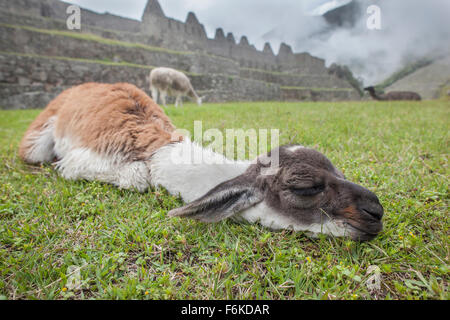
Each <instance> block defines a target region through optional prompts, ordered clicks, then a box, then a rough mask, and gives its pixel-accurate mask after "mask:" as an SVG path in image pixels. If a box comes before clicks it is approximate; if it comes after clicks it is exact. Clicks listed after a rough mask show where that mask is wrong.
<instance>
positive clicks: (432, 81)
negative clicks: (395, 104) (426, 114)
mask: <svg viewBox="0 0 450 320" xmlns="http://www.w3.org/2000/svg"><path fill="white" fill-rule="evenodd" d="M449 84H450V55H449V56H447V57H445V58H441V59H438V60H436V61H435V62H433V63H431V64H429V65H427V66H425V67H423V68H420V69H418V70H417V71H415V72H413V73H411V74H410V75H408V76H406V77H404V78H402V79H400V80H398V81H396V82H395V83H393V84H392V85H390V86H389V87H387V88H386V89H385V91H386V92H389V91H403V90H406V91H415V92H417V93H419V94H420V95H421V96H422V98H423V99H436V98H439V95H440V91H441V88H442V87H443V86H447V85H449Z"/></svg>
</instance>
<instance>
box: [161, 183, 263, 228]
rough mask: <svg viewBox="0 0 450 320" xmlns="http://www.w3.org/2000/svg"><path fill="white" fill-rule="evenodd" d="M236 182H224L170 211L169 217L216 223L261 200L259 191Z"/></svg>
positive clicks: (261, 195)
mask: <svg viewBox="0 0 450 320" xmlns="http://www.w3.org/2000/svg"><path fill="white" fill-rule="evenodd" d="M238 178H239V177H238ZM238 182H239V179H237V178H236V179H233V180H230V181H226V182H224V183H222V184H220V185H218V186H217V187H215V188H214V189H212V190H211V191H209V192H208V193H207V194H205V195H204V196H203V197H201V198H199V199H197V200H195V201H193V202H191V203H189V204H187V205H186V206H184V207H181V208H178V209H174V210H171V211H170V212H169V216H170V217H185V218H191V219H197V220H200V221H203V222H217V221H220V220H223V219H226V218H229V217H231V216H233V215H234V214H236V213H239V212H241V211H242V210H244V209H247V208H249V207H251V206H254V205H255V204H257V203H259V202H261V201H262V200H263V194H262V192H261V191H259V190H258V189H256V188H254V187H252V186H245V185H239V184H238ZM241 182H242V181H241Z"/></svg>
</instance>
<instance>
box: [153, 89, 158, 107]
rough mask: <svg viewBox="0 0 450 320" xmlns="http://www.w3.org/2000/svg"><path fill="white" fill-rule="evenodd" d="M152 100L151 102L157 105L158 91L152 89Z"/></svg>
mask: <svg viewBox="0 0 450 320" xmlns="http://www.w3.org/2000/svg"><path fill="white" fill-rule="evenodd" d="M152 98H153V101H155V102H156V103H158V89H156V88H152Z"/></svg>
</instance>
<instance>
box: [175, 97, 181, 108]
mask: <svg viewBox="0 0 450 320" xmlns="http://www.w3.org/2000/svg"><path fill="white" fill-rule="evenodd" d="M181 104H182V102H181V97H180V96H179V95H178V96H177V99H176V100H175V107H180V106H181Z"/></svg>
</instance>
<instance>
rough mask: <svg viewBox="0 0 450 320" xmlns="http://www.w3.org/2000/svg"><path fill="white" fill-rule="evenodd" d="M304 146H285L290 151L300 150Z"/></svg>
mask: <svg viewBox="0 0 450 320" xmlns="http://www.w3.org/2000/svg"><path fill="white" fill-rule="evenodd" d="M304 148H305V147H304V146H301V145H298V146H292V147H289V148H287V149H288V150H289V151H291V152H295V151H297V150H300V149H304Z"/></svg>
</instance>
